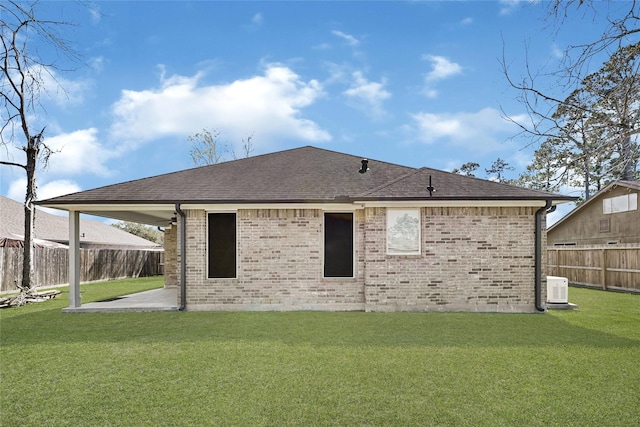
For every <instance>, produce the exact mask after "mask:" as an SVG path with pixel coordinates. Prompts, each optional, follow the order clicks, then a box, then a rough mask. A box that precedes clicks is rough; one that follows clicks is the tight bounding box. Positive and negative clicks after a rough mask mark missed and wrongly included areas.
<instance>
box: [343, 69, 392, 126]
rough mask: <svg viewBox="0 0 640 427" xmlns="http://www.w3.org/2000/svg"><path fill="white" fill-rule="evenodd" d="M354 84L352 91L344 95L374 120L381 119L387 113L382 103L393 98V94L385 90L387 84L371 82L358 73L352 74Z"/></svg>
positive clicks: (348, 90) (345, 92) (347, 91)
mask: <svg viewBox="0 0 640 427" xmlns="http://www.w3.org/2000/svg"><path fill="white" fill-rule="evenodd" d="M352 77H353V82H352V85H351V88H350V89H347V90H346V91H344V92H343V94H344V95H345V96H346V97H347V98H348V99H350V100H351V101H352V104H353V105H354V106H355V107H356V108H358V109H361V110H363V111H365V112H366V113H367V114H368V115H370V116H371V117H374V118H380V117H382V116H384V115H385V114H386V113H385V111H384V107H383V105H382V103H383V102H384V100H385V99H388V98H390V97H391V93H390V92H388V91H387V90H385V89H384V85H385V84H386V82H385V81H384V80H383V81H382V82H381V83H376V82H370V81H368V80H367V79H366V78H365V77H364V76H363V75H362V72H360V71H356V72H354V73H353V74H352Z"/></svg>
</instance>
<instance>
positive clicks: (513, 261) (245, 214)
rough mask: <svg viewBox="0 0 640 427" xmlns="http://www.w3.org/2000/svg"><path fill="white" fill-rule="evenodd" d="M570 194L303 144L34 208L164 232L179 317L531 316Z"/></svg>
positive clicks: (63, 198)
mask: <svg viewBox="0 0 640 427" xmlns="http://www.w3.org/2000/svg"><path fill="white" fill-rule="evenodd" d="M569 200H571V198H568V197H564V196H557V195H553V194H549V193H544V192H539V191H533V190H526V189H521V188H516V187H512V186H508V185H504V184H499V183H495V182H489V181H484V180H480V179H476V178H470V177H466V176H460V175H455V174H451V173H447V172H442V171H438V170H434V169H428V168H421V169H415V168H410V167H406V166H401V165H394V164H390V163H385V162H380V161H374V160H366V159H362V158H360V157H356V156H351V155H347V154H343V153H337V152H332V151H328V150H322V149H318V148H314V147H303V148H298V149H293V150H287V151H282V152H277V153H272V154H267V155H263V156H256V157H251V158H247V159H241V160H236V161H233V162H227V163H221V164H217V165H212V166H206V167H202V168H196V169H190V170H186V171H180V172H176V173H173V174H166V175H160V176H158V177H152V178H146V179H142V180H138V181H131V182H128V183H122V184H116V185H113V186H108V187H102V188H99V189H95V190H88V191H84V192H80V193H76V194H71V195H67V196H61V197H58V198H55V199H50V200H47V201H44V202H41V204H43V205H45V206H49V207H56V208H60V209H66V210H69V211H70V212H87V213H88V212H90V213H92V214H94V215H103V216H108V217H110V218H116V219H121V220H130V221H131V220H135V221H138V222H143V223H147V224H153V225H158V226H161V225H162V226H165V280H166V286H177V287H178V288H179V296H178V298H179V300H180V302H179V305H180V307H181V308H183V309H185V310H327V311H336V310H365V311H479V312H535V311H540V310H543V309H544V307H542V306H541V301H544V300H545V296H544V287H543V286H541V280H542V274H543V273H544V265H543V264H542V256H541V252H540V251H541V248H542V247H544V244H545V231H544V230H545V227H544V220H545V213H546V210H547V209H549V208H550V207H551V206H552V205H553V204H554V203H561V202H564V201H569ZM70 217H72V216H70ZM70 240H72V239H70ZM72 293H73V292H72ZM72 304H73V302H72Z"/></svg>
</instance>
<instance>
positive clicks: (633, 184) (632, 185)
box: [547, 181, 640, 232]
mask: <svg viewBox="0 0 640 427" xmlns="http://www.w3.org/2000/svg"><path fill="white" fill-rule="evenodd" d="M615 187H626V188H629V189H631V190H640V182H639V181H613V182H611V183H609V184H608V185H607V186H606V187H604V188H603V189H602V190H600V191H598V192H597V193H596V194H594V195H593V196H592V197H590V198H589V200H586V201H584V202H583V203H581V204H580V205H579V206H577V207H576V208H575V209H573V210H572V211H571V212H569V213H568V214H567V215H565V216H564V217H562V218H561V219H560V220H559V221H557V222H556V223H555V224H553V225H552V226H551V227H549V228H548V229H547V232H549V231H551V230H553V229H555V228H557V227H559V226H560V225H561V224H563V223H564V222H565V221H567V220H569V218H572V217H573V216H575V215H577V214H579V213H580V212H581V211H582V210H583V209H584V208H585V207H587V206H589V205H591V204H592V203H594V202H595V201H596V200H598V199H600V196H602V195H604V194H606V193H607V192H609V191H610V190H612V189H613V188H615Z"/></svg>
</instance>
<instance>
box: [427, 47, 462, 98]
mask: <svg viewBox="0 0 640 427" xmlns="http://www.w3.org/2000/svg"><path fill="white" fill-rule="evenodd" d="M422 59H424V60H426V61H429V62H430V63H431V71H429V72H428V73H427V74H426V75H425V77H424V80H425V87H424V88H423V89H422V94H423V95H424V96H426V97H427V98H436V97H437V96H438V91H437V90H436V89H434V88H433V85H434V84H435V82H437V81H440V80H444V79H448V78H449V77H452V76H455V75H457V74H461V73H462V66H460V64H457V63H455V62H453V61H451V60H449V59H448V58H445V57H444V56H437V55H423V56H422Z"/></svg>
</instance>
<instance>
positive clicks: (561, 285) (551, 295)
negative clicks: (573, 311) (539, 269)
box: [547, 276, 569, 304]
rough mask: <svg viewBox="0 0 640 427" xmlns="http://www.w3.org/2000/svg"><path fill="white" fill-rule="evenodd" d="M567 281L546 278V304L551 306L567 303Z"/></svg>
mask: <svg viewBox="0 0 640 427" xmlns="http://www.w3.org/2000/svg"><path fill="white" fill-rule="evenodd" d="M568 293H569V279H567V278H566V277H556V276H547V302H549V303H553V304H568V303H569V295H568Z"/></svg>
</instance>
